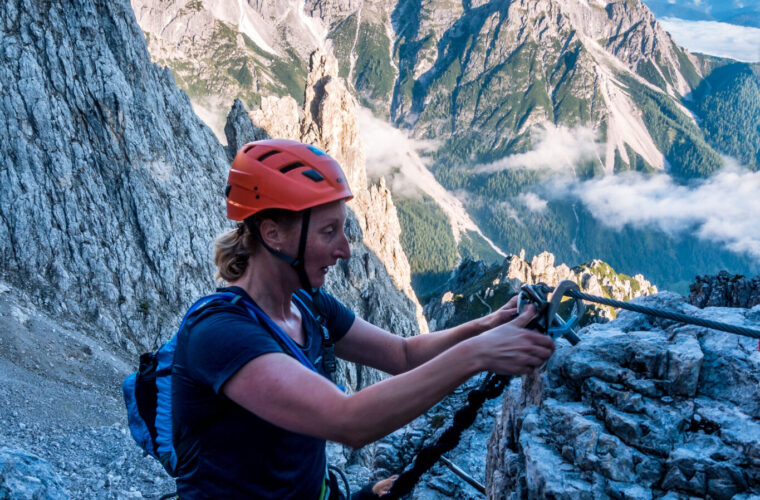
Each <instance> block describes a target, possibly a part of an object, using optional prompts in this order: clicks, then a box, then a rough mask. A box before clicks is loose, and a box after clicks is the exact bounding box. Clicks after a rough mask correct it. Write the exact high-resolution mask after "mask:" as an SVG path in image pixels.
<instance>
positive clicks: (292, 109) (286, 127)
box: [250, 96, 301, 141]
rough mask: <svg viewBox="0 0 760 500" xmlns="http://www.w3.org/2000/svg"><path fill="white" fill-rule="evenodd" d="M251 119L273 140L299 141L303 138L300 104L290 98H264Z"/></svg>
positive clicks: (252, 113) (252, 112) (251, 114)
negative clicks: (300, 129)
mask: <svg viewBox="0 0 760 500" xmlns="http://www.w3.org/2000/svg"><path fill="white" fill-rule="evenodd" d="M250 119H251V120H252V121H253V123H255V124H256V125H255V126H256V127H258V128H261V129H263V130H265V131H266V133H267V135H268V136H269V137H271V138H273V139H290V140H291V141H298V140H300V138H301V134H300V132H299V128H300V126H299V123H300V121H301V120H300V118H299V110H298V103H297V102H296V100H295V99H293V98H292V97H290V96H284V97H274V96H268V97H264V98H262V99H261V106H259V108H258V109H255V110H253V111H251V113H250Z"/></svg>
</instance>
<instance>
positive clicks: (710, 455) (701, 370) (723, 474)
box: [487, 293, 760, 499]
mask: <svg viewBox="0 0 760 500" xmlns="http://www.w3.org/2000/svg"><path fill="white" fill-rule="evenodd" d="M637 301H639V302H641V303H643V304H645V305H647V306H649V307H657V308H668V309H673V310H680V311H682V312H685V313H687V314H695V315H703V316H705V317H710V318H711V319H715V320H718V321H729V320H730V321H731V322H733V323H735V324H747V323H748V322H747V320H746V319H745V318H744V315H743V314H741V310H725V309H724V310H719V309H717V308H714V309H711V310H710V311H707V310H706V311H699V310H698V309H696V308H694V307H693V306H690V305H689V304H686V303H685V302H684V299H683V298H682V297H680V296H679V295H677V294H672V293H662V294H658V295H654V296H651V297H643V298H639V299H637ZM726 315H729V317H726ZM747 326H749V325H747ZM755 344H756V342H755V341H754V339H748V338H744V337H739V336H735V335H730V334H723V333H721V332H715V331H712V330H707V329H704V328H696V327H691V326H688V327H686V326H681V325H677V324H673V323H672V322H659V321H650V320H649V319H648V318H645V317H643V316H641V315H638V314H633V313H629V312H627V311H626V312H624V313H621V315H620V318H619V319H618V320H616V321H613V322H610V323H607V324H604V325H601V324H595V325H591V326H589V327H587V328H586V330H585V332H584V334H583V335H582V341H581V343H579V344H578V345H576V346H574V347H565V346H562V347H559V348H558V351H557V352H556V353H555V355H554V356H553V357H552V358H551V359H550V360H549V362H548V363H547V366H546V371H545V372H544V373H543V374H541V375H533V376H530V377H524V378H523V380H522V382H521V383H516V384H513V386H512V388H511V390H510V391H509V393H508V394H507V395H506V396H505V398H504V402H503V406H502V414H501V416H500V417H497V421H496V425H495V427H494V431H493V434H492V436H491V440H490V442H489V454H488V470H487V482H488V485H487V487H488V495H489V498H543V497H547V496H551V497H553V498H559V499H562V498H567V499H569V498H608V497H611V498H654V497H660V496H663V495H665V494H669V495H675V496H674V497H673V498H685V497H686V496H699V497H711V498H732V497H733V496H734V495H737V494H749V495H753V494H754V495H757V494H760V468H758V466H757V464H758V460H759V459H760V444H759V443H760V440H758V438H759V437H760V434H759V433H760V423H758V415H760V406H758V404H757V399H758V386H757V380H760V353H757V352H756V350H755V349H754V347H755ZM718 380H720V383H719V382H718ZM531 381H532V383H533V385H534V387H535V384H536V383H537V384H538V385H537V387H538V388H539V390H538V391H537V392H535V391H534V394H536V395H537V397H536V398H535V399H534V400H533V401H530V400H528V398H526V397H525V391H526V390H527V384H528V383H529V382H531Z"/></svg>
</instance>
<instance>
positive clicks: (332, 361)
mask: <svg viewBox="0 0 760 500" xmlns="http://www.w3.org/2000/svg"><path fill="white" fill-rule="evenodd" d="M317 293H319V292H317ZM293 297H294V298H295V299H296V300H297V301H298V302H299V303H301V305H303V307H304V308H305V309H306V310H307V311H309V314H311V316H312V317H313V318H314V320H315V321H316V322H317V323H318V324H319V329H320V334H321V336H322V350H323V352H324V354H323V355H322V357H323V361H322V365H323V366H324V368H325V371H326V372H327V375H328V376H329V377H330V380H333V379H334V375H335V371H336V370H337V369H338V361H337V359H336V358H335V343H334V342H333V340H332V337H331V336H330V331H329V330H328V329H327V318H325V316H324V314H322V311H321V310H320V307H319V304H318V301H319V297H318V296H317V295H316V294H315V295H314V296H312V295H311V294H309V293H308V292H307V291H306V290H303V289H301V290H296V293H294V294H293Z"/></svg>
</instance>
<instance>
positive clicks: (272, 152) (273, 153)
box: [259, 149, 279, 161]
mask: <svg viewBox="0 0 760 500" xmlns="http://www.w3.org/2000/svg"><path fill="white" fill-rule="evenodd" d="M278 153H279V151H277V150H276V149H275V150H274V151H268V152H266V153H264V154H263V155H261V156H259V161H264V160H266V159H267V158H269V157H270V156H274V155H276V154H278Z"/></svg>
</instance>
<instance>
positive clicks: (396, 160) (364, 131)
mask: <svg viewBox="0 0 760 500" xmlns="http://www.w3.org/2000/svg"><path fill="white" fill-rule="evenodd" d="M357 115H358V116H357V118H358V122H359V131H360V134H361V138H362V142H364V151H365V157H366V160H367V175H368V176H369V177H370V178H373V179H379V178H380V177H385V180H386V182H388V184H389V187H390V189H391V191H392V192H393V194H394V195H395V196H399V197H407V198H413V197H417V198H418V197H420V193H421V192H424V190H420V189H419V186H422V185H425V184H428V183H429V182H430V179H431V174H430V173H429V172H427V170H426V168H425V167H424V165H423V164H422V160H421V159H420V154H421V153H425V152H428V151H432V150H434V149H435V148H436V143H435V142H433V141H422V140H416V139H412V138H410V137H409V136H407V135H406V134H405V133H404V131H402V130H399V129H397V128H395V127H393V126H392V125H391V124H389V123H388V122H386V121H383V120H381V119H379V118H376V117H375V116H374V115H373V114H372V112H371V111H369V110H368V109H366V108H359V110H358V113H357ZM410 167H417V168H410ZM420 167H421V168H420Z"/></svg>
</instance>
